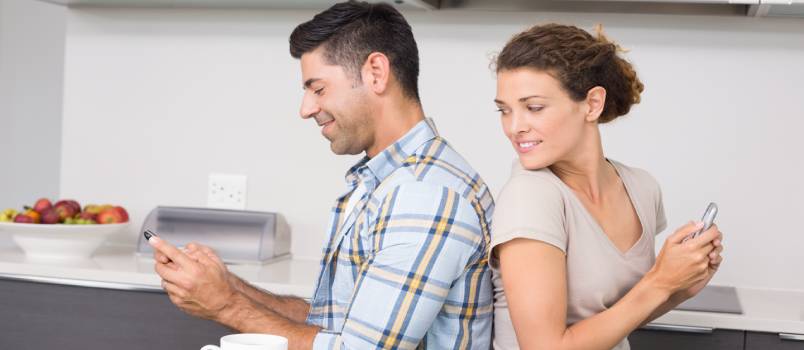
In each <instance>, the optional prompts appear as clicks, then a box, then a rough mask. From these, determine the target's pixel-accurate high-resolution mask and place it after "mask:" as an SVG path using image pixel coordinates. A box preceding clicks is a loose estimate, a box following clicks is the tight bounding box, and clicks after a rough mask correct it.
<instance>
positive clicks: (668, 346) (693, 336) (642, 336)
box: [628, 326, 745, 350]
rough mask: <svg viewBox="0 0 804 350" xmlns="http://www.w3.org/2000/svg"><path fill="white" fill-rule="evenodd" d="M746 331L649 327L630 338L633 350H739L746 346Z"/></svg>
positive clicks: (639, 330) (634, 333)
mask: <svg viewBox="0 0 804 350" xmlns="http://www.w3.org/2000/svg"><path fill="white" fill-rule="evenodd" d="M744 337H745V332H744V331H738V330H725V329H723V330H721V329H709V328H698V327H675V326H669V327H661V328H659V327H656V328H654V327H647V328H642V329H638V330H636V331H634V332H633V333H631V335H629V336H628V341H629V342H630V343H631V349H632V350H676V349H706V350H739V349H743V346H744V342H743V341H744Z"/></svg>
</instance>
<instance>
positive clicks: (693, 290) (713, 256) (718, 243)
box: [679, 232, 723, 301]
mask: <svg viewBox="0 0 804 350" xmlns="http://www.w3.org/2000/svg"><path fill="white" fill-rule="evenodd" d="M712 246H713V247H714V249H712V251H711V252H710V253H709V268H708V269H707V275H706V278H704V280H703V281H701V282H698V283H697V284H695V285H693V286H692V287H690V288H688V289H686V290H682V291H680V292H679V293H680V294H681V295H680V296H681V297H682V298H683V300H687V299H689V298H692V297H694V296H696V295H697V294H698V293H699V292H700V291H701V290H702V289H703V288H704V287H706V285H707V284H709V281H710V280H711V279H712V277H714V276H715V273H716V272H717V269H718V268H719V267H720V263H722V262H723V257H722V256H721V255H720V253H721V252H723V233H722V232H721V233H720V235H718V237H717V238H715V240H714V241H712ZM683 300H682V301H683Z"/></svg>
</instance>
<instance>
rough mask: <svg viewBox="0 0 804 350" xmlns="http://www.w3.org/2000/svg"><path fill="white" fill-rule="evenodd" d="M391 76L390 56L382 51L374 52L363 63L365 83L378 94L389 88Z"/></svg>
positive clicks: (362, 73)
mask: <svg viewBox="0 0 804 350" xmlns="http://www.w3.org/2000/svg"><path fill="white" fill-rule="evenodd" d="M390 77H391V62H390V61H389V60H388V56H386V55H385V54H383V53H380V52H372V53H371V54H369V55H368V58H366V62H365V63H363V69H362V70H361V78H362V79H363V85H365V86H367V87H368V88H369V89H371V91H373V92H374V93H375V94H377V95H381V94H383V93H385V91H386V90H388V83H389V81H390Z"/></svg>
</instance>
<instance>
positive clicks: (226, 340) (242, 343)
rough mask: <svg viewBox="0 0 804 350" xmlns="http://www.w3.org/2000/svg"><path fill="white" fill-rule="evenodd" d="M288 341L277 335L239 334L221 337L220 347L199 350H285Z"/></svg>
mask: <svg viewBox="0 0 804 350" xmlns="http://www.w3.org/2000/svg"><path fill="white" fill-rule="evenodd" d="M287 349H288V339H287V338H285V337H280V336H278V335H270V334H256V333H241V334H229V335H225V336H223V337H221V346H220V347H218V346H217V345H207V346H204V347H203V348H201V350H287Z"/></svg>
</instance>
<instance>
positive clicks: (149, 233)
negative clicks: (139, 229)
mask: <svg viewBox="0 0 804 350" xmlns="http://www.w3.org/2000/svg"><path fill="white" fill-rule="evenodd" d="M142 235H143V236H145V240H146V241H148V240H150V239H151V237H154V236H158V235H157V234H156V233H155V232H154V231H151V230H145V231H144V232H143V233H142Z"/></svg>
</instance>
